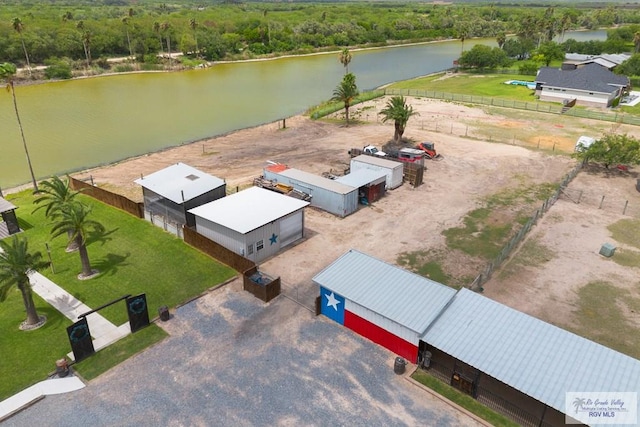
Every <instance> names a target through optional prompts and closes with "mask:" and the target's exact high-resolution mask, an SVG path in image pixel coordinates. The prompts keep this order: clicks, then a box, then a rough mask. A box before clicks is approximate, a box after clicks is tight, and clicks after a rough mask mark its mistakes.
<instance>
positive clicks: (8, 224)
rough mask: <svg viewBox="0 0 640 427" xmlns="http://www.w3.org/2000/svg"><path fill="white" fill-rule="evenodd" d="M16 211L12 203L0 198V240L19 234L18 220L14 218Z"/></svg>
mask: <svg viewBox="0 0 640 427" xmlns="http://www.w3.org/2000/svg"><path fill="white" fill-rule="evenodd" d="M16 209H18V208H17V207H16V206H15V205H14V204H13V203H11V202H9V201H8V200H6V199H4V198H2V197H0V215H1V216H2V222H0V239H3V238H5V237H7V236H10V235H12V234H16V233H18V232H20V226H19V225H18V218H16V213H15V210H16Z"/></svg>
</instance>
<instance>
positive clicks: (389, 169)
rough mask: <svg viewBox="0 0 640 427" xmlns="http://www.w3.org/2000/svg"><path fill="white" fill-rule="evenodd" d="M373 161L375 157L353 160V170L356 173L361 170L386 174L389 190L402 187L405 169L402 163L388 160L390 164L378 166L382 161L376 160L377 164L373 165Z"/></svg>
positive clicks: (359, 157)
mask: <svg viewBox="0 0 640 427" xmlns="http://www.w3.org/2000/svg"><path fill="white" fill-rule="evenodd" d="M361 157H362V158H361ZM369 158H371V159H369ZM372 159H375V158H374V157H373V156H358V157H355V158H353V159H351V170H352V171H354V172H355V171H358V170H361V169H370V170H374V171H381V172H384V173H385V174H386V177H387V179H386V186H387V189H388V190H392V189H394V188H397V187H399V186H400V185H402V178H403V168H404V165H403V164H402V163H400V162H393V161H391V160H386V162H387V163H389V164H386V163H385V164H378V163H379V160H380V159H375V160H376V161H377V162H376V163H372Z"/></svg>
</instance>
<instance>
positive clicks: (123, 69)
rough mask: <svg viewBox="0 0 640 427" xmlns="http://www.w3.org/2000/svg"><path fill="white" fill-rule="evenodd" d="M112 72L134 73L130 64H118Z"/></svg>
mask: <svg viewBox="0 0 640 427" xmlns="http://www.w3.org/2000/svg"><path fill="white" fill-rule="evenodd" d="M114 71H115V72H116V73H130V72H131V71H134V68H133V65H131V64H119V65H116V66H115V68H114Z"/></svg>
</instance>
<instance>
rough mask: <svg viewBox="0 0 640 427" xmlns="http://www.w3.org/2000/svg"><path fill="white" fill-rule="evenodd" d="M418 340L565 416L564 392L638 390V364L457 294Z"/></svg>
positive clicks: (517, 313)
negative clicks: (420, 339)
mask: <svg viewBox="0 0 640 427" xmlns="http://www.w3.org/2000/svg"><path fill="white" fill-rule="evenodd" d="M422 340H423V341H424V342H426V343H427V344H429V345H431V346H433V347H435V348H437V349H439V350H442V351H444V352H446V353H447V354H449V355H451V356H452V357H454V358H456V359H458V360H461V361H462V362H464V363H466V364H468V365H470V366H473V367H474V368H476V369H478V370H479V371H482V372H484V373H486V374H487V375H490V376H491V377H493V378H495V379H497V380H499V381H501V382H503V383H505V384H507V385H509V386H511V387H513V388H515V389H516V390H519V391H521V392H523V393H525V394H527V395H528V396H531V397H533V398H534V399H536V400H538V401H540V402H542V403H544V404H546V405H548V406H550V407H552V408H554V409H556V410H558V411H559V412H561V413H566V410H567V407H566V406H565V404H566V402H565V401H566V392H572V391H573V392H575V391H596V392H606V391H616V392H625V391H628V392H637V391H639V390H640V361H638V360H636V359H633V358H631V357H629V356H626V355H624V354H622V353H618V352H617V351H614V350H611V349H609V348H607V347H605V346H602V345H600V344H597V343H595V342H593V341H589V340H587V339H585V338H582V337H580V336H578V335H575V334H573V333H571V332H568V331H565V330H564V329H561V328H558V327H556V326H554V325H551V324H549V323H546V322H543V321H541V320H539V319H536V318H535V317H532V316H529V315H528V314H525V313H522V312H520V311H517V310H514V309H512V308H510V307H507V306H505V305H503V304H500V303H498V302H495V301H493V300H491V299H489V298H486V297H484V296H482V295H479V294H476V293H475V292H472V291H469V290H468V289H464V288H463V289H461V290H460V291H459V292H458V293H457V294H456V296H455V298H454V299H453V301H452V302H451V304H450V305H449V306H448V307H447V309H446V310H445V311H444V312H443V314H442V315H441V316H440V317H439V318H438V319H437V320H436V322H435V323H434V324H433V325H432V326H431V327H430V328H429V329H428V330H427V331H426V332H425V333H424V335H423V337H422Z"/></svg>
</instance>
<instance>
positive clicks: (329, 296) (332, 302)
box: [324, 292, 340, 311]
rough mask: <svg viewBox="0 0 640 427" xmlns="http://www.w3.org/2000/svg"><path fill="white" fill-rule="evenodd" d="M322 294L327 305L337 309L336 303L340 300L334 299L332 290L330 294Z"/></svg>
mask: <svg viewBox="0 0 640 427" xmlns="http://www.w3.org/2000/svg"><path fill="white" fill-rule="evenodd" d="M324 296H325V297H327V307H333V309H334V310H335V311H338V304H340V301H338V300H337V299H336V297H335V295H333V292H331V294H324Z"/></svg>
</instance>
